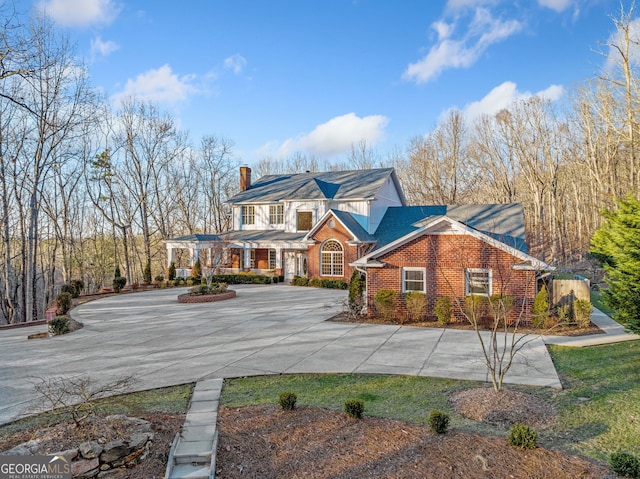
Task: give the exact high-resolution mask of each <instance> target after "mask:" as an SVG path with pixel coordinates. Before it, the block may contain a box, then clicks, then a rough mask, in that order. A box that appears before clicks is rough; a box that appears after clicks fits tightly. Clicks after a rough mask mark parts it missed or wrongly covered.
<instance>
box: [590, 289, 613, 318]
mask: <svg viewBox="0 0 640 479" xmlns="http://www.w3.org/2000/svg"><path fill="white" fill-rule="evenodd" d="M591 304H592V305H593V306H594V307H596V308H598V309H599V310H600V311H602V312H603V313H604V314H606V315H607V316H609V317H611V318H613V315H614V314H615V311H614V310H613V309H611V308H610V307H609V306H607V305H606V304H604V300H603V299H602V291H591Z"/></svg>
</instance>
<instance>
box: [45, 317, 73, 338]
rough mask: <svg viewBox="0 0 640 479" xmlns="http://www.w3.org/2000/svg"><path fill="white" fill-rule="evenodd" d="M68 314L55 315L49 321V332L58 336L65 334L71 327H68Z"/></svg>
mask: <svg viewBox="0 0 640 479" xmlns="http://www.w3.org/2000/svg"><path fill="white" fill-rule="evenodd" d="M69 321H70V319H69V316H56V317H55V318H53V319H52V320H51V321H49V334H51V335H52V336H58V335H60V334H67V333H68V332H69V331H71V329H70V328H69Z"/></svg>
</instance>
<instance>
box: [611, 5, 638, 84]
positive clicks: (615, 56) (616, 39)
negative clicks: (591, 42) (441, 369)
mask: <svg viewBox="0 0 640 479" xmlns="http://www.w3.org/2000/svg"><path fill="white" fill-rule="evenodd" d="M624 36H625V33H624V31H623V30H621V29H618V30H617V31H615V32H613V33H612V34H611V36H610V37H609V40H607V46H609V51H608V52H607V60H606V62H605V63H604V66H603V69H604V70H605V71H606V72H610V71H612V70H614V69H615V68H616V67H617V65H619V62H620V61H621V58H620V52H619V51H618V50H617V48H615V47H614V46H613V45H619V46H621V47H623V46H624V44H625V39H624ZM629 39H630V40H631V41H630V42H629V43H630V45H629V59H630V60H631V63H633V64H634V65H640V18H636V19H635V20H631V22H629Z"/></svg>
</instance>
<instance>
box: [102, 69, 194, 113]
mask: <svg viewBox="0 0 640 479" xmlns="http://www.w3.org/2000/svg"><path fill="white" fill-rule="evenodd" d="M194 80H195V76H194V75H185V76H182V77H179V76H178V75H177V74H175V73H174V72H173V71H172V70H171V67H170V66H169V65H163V66H161V67H160V68H158V69H157V70H148V71H146V72H144V73H141V74H140V75H138V76H137V77H136V78H135V80H132V79H129V80H127V83H126V85H125V87H124V89H123V91H121V92H120V93H116V94H115V95H113V96H112V97H111V100H112V101H113V103H114V104H119V103H120V102H121V101H122V100H124V99H126V98H128V97H131V96H134V97H136V98H138V99H140V100H145V101H152V102H158V103H164V104H167V105H175V104H176V103H179V102H181V101H184V100H186V99H187V98H188V97H189V96H190V95H192V94H195V93H198V92H199V90H198V88H196V86H195V85H194Z"/></svg>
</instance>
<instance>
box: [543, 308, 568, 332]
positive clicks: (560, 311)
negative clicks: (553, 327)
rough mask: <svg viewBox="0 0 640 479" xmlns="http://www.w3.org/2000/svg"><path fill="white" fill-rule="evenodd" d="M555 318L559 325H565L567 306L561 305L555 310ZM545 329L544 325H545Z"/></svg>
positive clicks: (566, 321)
mask: <svg viewBox="0 0 640 479" xmlns="http://www.w3.org/2000/svg"><path fill="white" fill-rule="evenodd" d="M556 316H557V317H558V321H559V322H560V323H561V324H566V323H568V322H569V305H568V304H563V305H561V306H558V307H557V308H556ZM545 328H546V325H545Z"/></svg>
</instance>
